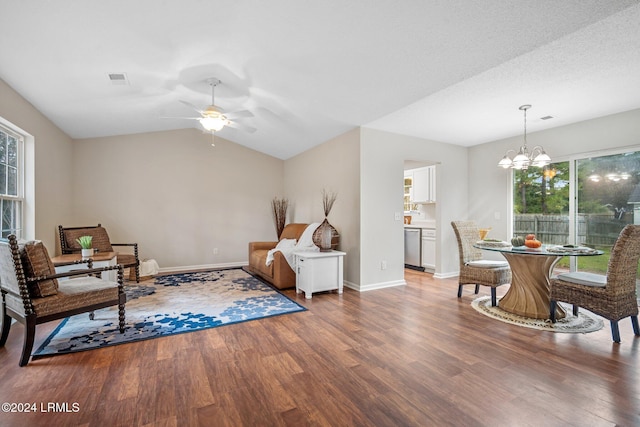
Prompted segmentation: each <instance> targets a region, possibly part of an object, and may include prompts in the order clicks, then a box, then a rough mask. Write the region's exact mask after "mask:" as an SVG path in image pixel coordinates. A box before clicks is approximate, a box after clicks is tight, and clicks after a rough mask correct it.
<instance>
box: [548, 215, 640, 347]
mask: <svg viewBox="0 0 640 427" xmlns="http://www.w3.org/2000/svg"><path fill="white" fill-rule="evenodd" d="M639 257H640V225H631V224H629V225H627V226H626V227H624V228H623V229H622V231H621V232H620V235H619V236H618V238H617V240H616V242H615V244H614V245H613V249H612V250H611V256H610V257H609V265H608V266H607V273H606V275H601V274H593V273H588V272H580V271H577V272H571V273H562V274H558V276H557V277H555V278H552V279H551V281H550V283H551V303H550V307H549V309H550V313H551V321H552V322H555V321H556V318H555V312H556V310H555V309H556V304H557V302H558V301H564V302H567V303H569V304H573V314H574V315H577V314H578V307H582V308H585V309H587V310H589V311H591V312H593V313H595V314H598V315H600V316H602V317H604V318H605V319H607V320H609V322H610V324H611V336H612V338H613V341H615V342H620V329H619V327H618V321H619V320H621V319H624V318H625V317H630V318H631V325H632V327H633V333H634V334H635V335H639V336H640V328H639V327H638V300H637V298H638V296H637V291H636V286H637V285H636V276H637V273H638V258H639Z"/></svg>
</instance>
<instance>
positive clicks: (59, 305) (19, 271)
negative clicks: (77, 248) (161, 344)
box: [0, 234, 127, 366]
mask: <svg viewBox="0 0 640 427" xmlns="http://www.w3.org/2000/svg"><path fill="white" fill-rule="evenodd" d="M76 263H77V264H80V263H88V264H89V265H90V263H91V261H90V260H87V261H78V262H76ZM114 269H117V270H118V282H117V283H116V282H111V281H108V280H103V279H102V278H101V277H100V276H101V275H100V273H101V272H103V271H109V270H114ZM63 277H68V278H69V279H67V280H60V281H58V279H59V278H63ZM122 283H123V267H122V265H114V266H109V267H101V268H89V269H87V268H82V267H81V266H79V269H78V270H74V271H69V272H66V273H56V272H55V269H54V266H53V263H52V262H51V258H49V253H48V252H47V248H46V247H45V246H44V245H43V244H42V242H33V241H32V242H26V243H24V244H18V242H17V240H16V236H14V235H13V234H12V235H10V236H9V237H8V241H4V240H3V241H0V291H1V293H2V305H1V306H0V323H1V325H2V326H1V328H0V347H3V346H4V344H5V343H6V341H7V337H8V336H9V330H10V329H11V319H12V318H13V319H15V320H16V321H18V322H20V323H22V324H23V325H24V331H25V332H24V344H23V348H22V356H21V358H20V362H19V365H20V366H25V365H26V364H27V363H29V358H31V350H32V348H33V343H34V340H35V333H36V325H39V324H41V323H45V322H50V321H53V320H58V319H64V318H66V317H68V316H72V315H75V314H80V313H90V314H89V316H90V318H91V319H93V311H94V310H98V309H100V308H104V307H110V306H114V305H117V306H118V324H119V329H120V332H121V333H122V332H124V306H125V303H126V300H127V297H126V294H125V293H124V289H123V284H122ZM114 320H115V319H114ZM37 357H38V356H33V359H36V358H37Z"/></svg>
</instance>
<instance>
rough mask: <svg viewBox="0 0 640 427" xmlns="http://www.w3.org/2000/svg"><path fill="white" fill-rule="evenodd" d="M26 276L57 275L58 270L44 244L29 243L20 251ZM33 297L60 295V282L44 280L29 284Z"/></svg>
mask: <svg viewBox="0 0 640 427" xmlns="http://www.w3.org/2000/svg"><path fill="white" fill-rule="evenodd" d="M20 258H21V259H22V268H23V269H24V275H25V276H26V277H27V278H29V277H40V276H48V275H51V274H55V273H56V269H55V267H54V266H53V262H51V258H49V253H48V252H47V248H46V247H45V246H44V245H43V244H42V242H28V243H26V244H25V245H24V246H23V247H22V250H21V251H20ZM27 285H28V288H29V294H30V295H31V297H46V296H50V295H55V294H57V293H58V280H57V279H51V280H43V281H40V282H28V283H27Z"/></svg>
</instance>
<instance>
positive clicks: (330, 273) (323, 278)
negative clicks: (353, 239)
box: [294, 251, 346, 299]
mask: <svg viewBox="0 0 640 427" xmlns="http://www.w3.org/2000/svg"><path fill="white" fill-rule="evenodd" d="M345 255H346V253H345V252H340V251H330V252H294V256H295V260H296V264H295V265H296V293H298V294H299V293H301V292H304V294H305V298H307V299H310V298H311V294H313V293H314V292H322V291H332V290H334V289H337V290H338V293H339V294H341V293H342V289H343V259H344V256H345Z"/></svg>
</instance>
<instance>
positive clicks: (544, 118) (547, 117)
mask: <svg viewBox="0 0 640 427" xmlns="http://www.w3.org/2000/svg"><path fill="white" fill-rule="evenodd" d="M549 119H553V116H544V117H540V120H549Z"/></svg>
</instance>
